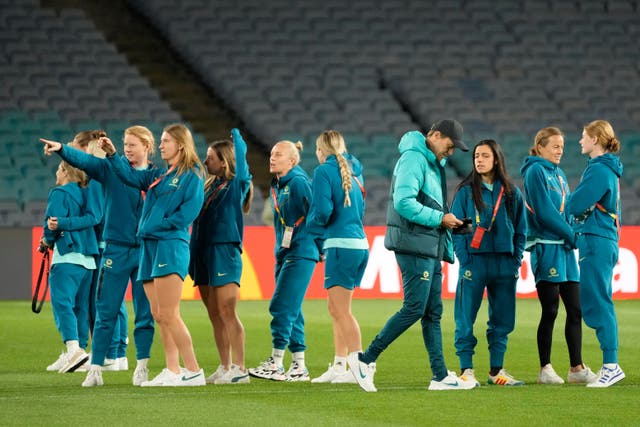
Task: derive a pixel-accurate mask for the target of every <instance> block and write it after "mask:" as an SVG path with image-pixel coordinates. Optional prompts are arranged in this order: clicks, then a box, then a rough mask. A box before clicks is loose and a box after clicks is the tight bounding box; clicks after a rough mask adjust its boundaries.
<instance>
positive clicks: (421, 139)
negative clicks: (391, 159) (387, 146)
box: [398, 130, 430, 156]
mask: <svg viewBox="0 0 640 427" xmlns="http://www.w3.org/2000/svg"><path fill="white" fill-rule="evenodd" d="M398 150H399V151H400V154H404V153H406V152H407V151H417V152H419V153H421V154H422V155H424V156H426V155H427V151H430V150H429V149H428V148H427V139H426V138H425V136H424V135H423V134H422V133H421V132H418V131H417V130H414V131H411V132H407V133H405V134H404V135H403V136H402V139H400V144H399V145H398Z"/></svg>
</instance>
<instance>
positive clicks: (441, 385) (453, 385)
mask: <svg viewBox="0 0 640 427" xmlns="http://www.w3.org/2000/svg"><path fill="white" fill-rule="evenodd" d="M448 373H449V375H447V376H446V377H444V378H443V379H441V380H440V381H436V380H431V382H430V383H429V387H428V390H469V389H472V388H474V387H475V386H476V385H475V383H473V382H471V381H469V382H466V381H463V380H461V379H460V378H458V377H457V376H456V373H455V372H453V371H448Z"/></svg>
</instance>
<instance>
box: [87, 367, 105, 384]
mask: <svg viewBox="0 0 640 427" xmlns="http://www.w3.org/2000/svg"><path fill="white" fill-rule="evenodd" d="M98 385H104V381H103V380H102V371H101V370H100V369H89V372H87V378H85V379H84V381H82V387H95V386H98Z"/></svg>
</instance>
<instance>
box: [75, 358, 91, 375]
mask: <svg viewBox="0 0 640 427" xmlns="http://www.w3.org/2000/svg"><path fill="white" fill-rule="evenodd" d="M88 356H89V358H87V361H86V362H84V363H83V364H82V365H80V366H78V367H77V368H76V369H75V370H74V371H73V372H89V369H91V353H89V354H88Z"/></svg>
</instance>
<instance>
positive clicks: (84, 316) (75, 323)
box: [49, 263, 110, 348]
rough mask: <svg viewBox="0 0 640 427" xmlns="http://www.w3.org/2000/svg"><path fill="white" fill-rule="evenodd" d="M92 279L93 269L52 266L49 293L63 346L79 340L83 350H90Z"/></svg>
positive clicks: (61, 265) (60, 265)
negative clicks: (88, 343) (88, 344)
mask: <svg viewBox="0 0 640 427" xmlns="http://www.w3.org/2000/svg"><path fill="white" fill-rule="evenodd" d="M92 276H93V270H87V269H86V268H84V267H83V266H81V265H76V264H68V263H59V264H53V265H52V266H51V271H50V273H49V291H50V295H51V306H52V308H53V319H54V321H55V323H56V328H58V331H59V332H60V335H62V342H63V343H64V342H67V341H69V340H77V341H78V343H79V344H80V348H87V341H88V340H89V304H88V302H89V294H90V292H91V278H92ZM109 341H110V338H109ZM107 345H108V344H107Z"/></svg>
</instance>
